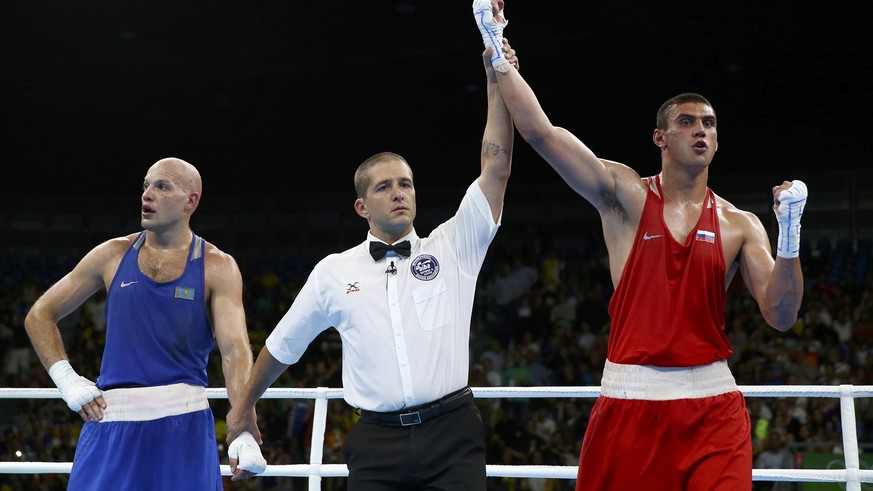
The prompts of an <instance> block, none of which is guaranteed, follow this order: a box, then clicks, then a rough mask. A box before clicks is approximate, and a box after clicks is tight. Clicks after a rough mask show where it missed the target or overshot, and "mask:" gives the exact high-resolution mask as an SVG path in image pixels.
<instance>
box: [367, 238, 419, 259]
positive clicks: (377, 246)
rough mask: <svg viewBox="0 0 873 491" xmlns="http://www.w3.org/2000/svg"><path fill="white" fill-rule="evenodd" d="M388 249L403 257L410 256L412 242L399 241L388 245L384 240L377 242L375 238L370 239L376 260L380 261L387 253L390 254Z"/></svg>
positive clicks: (371, 253) (372, 253)
mask: <svg viewBox="0 0 873 491" xmlns="http://www.w3.org/2000/svg"><path fill="white" fill-rule="evenodd" d="M388 251H394V252H396V253H397V254H400V255H401V256H403V257H409V255H410V254H412V244H410V243H409V241H408V240H404V241H401V242H398V243H396V244H394V245H388V244H386V243H384V242H377V241H375V240H371V241H370V255H371V256H373V259H374V260H376V261H378V260H380V259H382V258H383V257H385V254H388Z"/></svg>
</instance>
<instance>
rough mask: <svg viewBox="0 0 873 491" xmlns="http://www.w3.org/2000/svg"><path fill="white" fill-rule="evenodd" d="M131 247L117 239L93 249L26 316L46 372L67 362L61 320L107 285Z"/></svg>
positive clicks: (26, 324)
mask: <svg viewBox="0 0 873 491" xmlns="http://www.w3.org/2000/svg"><path fill="white" fill-rule="evenodd" d="M129 245H130V240H129V239H127V238H118V239H112V240H109V241H106V242H104V243H102V244H100V245H98V246H97V247H95V248H94V249H92V250H91V251H90V252H89V253H88V254H86V255H85V257H83V258H82V260H81V261H79V264H77V265H76V267H75V268H73V270H72V271H70V272H69V273H67V275H66V276H64V277H63V278H61V280H60V281H58V282H57V283H55V284H54V285H52V287H51V288H49V289H48V291H46V292H45V293H44V294H43V295H42V296H41V297H40V298H39V299H38V300H37V301H36V303H34V304H33V307H31V309H30V311H29V312H28V313H27V317H26V318H25V319H24V327H25V329H26V330H27V335H28V336H29V337H30V342H31V343H32V344H33V348H34V350H35V351H36V353H37V355H39V359H40V361H41V362H42V364H43V366H44V367H45V368H46V370H48V369H49V368H51V366H52V365H54V364H55V363H56V362H58V361H60V360H66V359H67V353H66V351H65V350H64V345H63V341H62V340H61V334H60V330H59V329H58V321H60V320H61V319H63V318H64V317H66V316H67V315H69V314H70V313H71V312H73V311H74V310H76V309H77V308H78V307H79V306H80V305H82V304H83V303H84V302H85V301H86V300H87V299H88V298H89V297H90V296H91V295H93V294H94V293H95V292H97V290H99V289H100V288H103V287H105V286H106V285H107V284H108V282H109V281H110V280H111V278H112V275H113V274H114V272H115V269H116V268H117V266H118V262H119V261H120V260H121V257H122V255H123V254H124V251H125V250H126V248H127V247H128V246H129Z"/></svg>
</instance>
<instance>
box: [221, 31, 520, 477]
mask: <svg viewBox="0 0 873 491" xmlns="http://www.w3.org/2000/svg"><path fill="white" fill-rule="evenodd" d="M503 50H504V52H505V53H506V55H507V58H508V59H509V61H510V62H511V63H513V64H515V63H516V61H517V60H516V59H515V57H514V55H513V54H512V53H513V52H512V51H511V49H510V48H509V45H508V44H506V43H504V46H503ZM490 52H491V50H490V49H488V50H486V52H485V53H484V54H483V55H484V56H485V60H486V63H485V65H486V70H485V71H486V75H487V80H488V84H487V87H488V89H487V90H488V117H487V122H486V125H485V131H484V135H483V140H482V152H481V174H480V175H479V178H478V179H477V180H476V181H475V182H473V183H472V184H471V185H470V186H469V187H468V188H467V191H466V194H465V196H464V198H463V199H462V200H461V205H460V207H459V208H458V210H457V212H456V213H455V216H453V217H452V218H450V219H449V220H448V221H446V222H445V223H443V224H442V225H440V226H438V227H437V228H436V229H435V230H434V231H433V232H432V233H431V235H430V236H429V237H419V236H418V234H417V233H416V231H415V228H414V227H413V220H414V218H415V214H416V204H415V186H414V185H413V177H412V169H411V168H410V166H409V164H408V163H407V162H406V160H405V159H404V158H403V157H401V156H399V155H397V154H394V153H390V152H384V153H379V154H377V155H374V156H372V157H370V158H369V159H367V160H366V161H364V162H363V163H362V164H361V165H360V166H359V167H358V169H357V171H356V172H355V190H356V192H357V196H358V198H357V200H356V201H355V210H356V211H357V213H358V215H360V216H361V217H363V218H364V219H366V220H367V223H368V224H369V227H370V230H369V233H368V234H367V239H366V240H365V241H364V242H362V243H361V244H359V245H357V246H355V247H353V248H351V249H349V250H347V251H345V252H342V253H339V254H331V255H329V256H327V257H326V258H324V259H323V260H321V261H320V262H319V263H318V264H317V265H316V266H315V269H314V270H313V271H312V273H311V274H310V276H309V279H308V280H307V281H306V284H305V285H304V286H303V288H302V289H301V291H300V293H299V294H298V295H297V297H296V299H295V300H294V302H293V304H292V305H291V308H290V309H289V310H288V312H287V313H286V314H285V316H284V317H283V318H282V320H281V321H280V322H279V324H278V325H277V326H276V328H275V329H274V330H273V332H272V333H271V334H270V336H269V338H268V339H267V342H266V345H265V346H264V348H263V349H262V351H261V353H260V355H259V356H258V359H257V362H256V363H255V367H254V371H253V374H252V377H251V379H249V381H248V383H247V385H246V388H245V389H244V391H243V393H242V395H241V397H240V398H239V400H240V401H242V403H241V404H239V405H237V406H235V407H233V408H232V410H231V412H230V413H229V414H228V417H227V423H228V441H231V440H233V439H234V438H235V437H236V436H237V435H238V434H240V433H241V432H245V431H248V432H250V433H251V434H252V435H254V437H255V439H257V440H258V441H260V432H259V431H258V428H257V422H256V416H255V403H256V402H257V400H258V399H259V398H260V397H261V395H263V393H264V391H266V390H267V388H269V387H270V385H272V383H273V382H274V381H275V380H276V379H277V378H278V377H279V375H281V374H282V372H283V371H284V370H285V369H286V368H287V367H288V366H289V365H291V364H293V363H296V362H297V361H298V360H299V359H300V357H301V356H302V355H303V353H304V351H305V350H306V348H307V346H308V345H309V343H310V342H311V341H312V340H313V339H315V337H316V336H317V335H318V334H319V333H321V332H322V331H324V330H325V329H327V328H329V327H331V326H333V327H335V328H336V330H337V331H338V332H339V334H340V337H341V338H342V344H343V350H342V352H343V374H342V376H343V389H344V391H343V393H344V397H345V400H346V402H347V403H348V404H350V405H351V406H353V407H355V408H358V409H359V410H360V415H361V418H360V420H359V422H358V423H357V424H356V425H355V426H354V427H353V428H352V429H351V431H350V432H349V434H348V435H347V438H346V440H345V443H344V447H343V453H344V456H345V459H346V463H347V464H348V467H349V479H348V483H347V484H348V489H350V490H352V491H368V490H417V489H428V490H446V491H449V490H453V491H454V490H459V489H463V490H472V491H475V490H483V491H484V489H485V436H484V428H483V425H482V420H481V417H480V415H479V412H478V409H477V408H476V406H475V405H474V404H473V393H472V392H471V390H470V388H469V387H468V386H467V377H468V367H469V340H470V317H471V311H472V307H473V295H474V291H475V287H476V279H477V276H478V274H479V269H480V268H481V266H482V262H483V261H484V259H485V254H486V252H487V250H488V245H489V244H490V243H491V240H492V239H493V238H494V235H495V234H496V232H497V228H498V226H499V225H500V217H501V211H502V208H503V198H504V194H505V191H506V183H507V180H508V179H509V173H510V164H511V154H512V139H513V126H512V121H511V119H510V118H509V114H508V113H507V110H506V107H505V106H504V104H503V99H502V98H501V96H500V93H499V91H498V87H497V83H496V77H495V74H494V70H493V68H491V64H490V62H488V61H487V60H488V55H489V54H490ZM234 475H235V478H245V477H248V476H249V475H251V473H243V471H242V470H241V469H235V470H234Z"/></svg>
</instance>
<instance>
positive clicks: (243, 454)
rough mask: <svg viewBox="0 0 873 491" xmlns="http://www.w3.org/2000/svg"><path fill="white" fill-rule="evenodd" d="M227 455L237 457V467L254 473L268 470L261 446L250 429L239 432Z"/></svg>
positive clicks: (228, 448)
mask: <svg viewBox="0 0 873 491" xmlns="http://www.w3.org/2000/svg"><path fill="white" fill-rule="evenodd" d="M227 456H228V457H230V458H232V459H237V464H236V465H237V467H239V468H240V469H242V470H244V471H248V472H251V473H252V474H260V473H262V472H264V471H265V470H267V461H266V460H265V459H264V456H263V455H262V454H261V447H260V445H258V442H256V441H255V437H253V436H252V434H251V433H249V432H248V431H244V432H242V433H240V434H239V436H238V437H236V438H234V439H233V441H232V442H230V446H229V447H227Z"/></svg>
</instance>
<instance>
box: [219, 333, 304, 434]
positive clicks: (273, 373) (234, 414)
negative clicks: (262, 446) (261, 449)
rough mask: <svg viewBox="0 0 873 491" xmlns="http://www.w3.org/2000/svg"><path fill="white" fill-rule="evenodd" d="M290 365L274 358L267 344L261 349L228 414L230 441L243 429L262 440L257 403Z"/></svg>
mask: <svg viewBox="0 0 873 491" xmlns="http://www.w3.org/2000/svg"><path fill="white" fill-rule="evenodd" d="M288 366H289V365H287V364H285V363H282V362H280V361H279V360H277V359H276V358H274V357H273V355H272V354H270V350H269V349H267V347H266V346H264V347H263V348H262V349H261V352H260V354H258V359H257V361H256V362H255V366H254V369H253V370H252V376H251V377H250V378H249V379H248V381H247V382H246V384H245V386H244V387H243V389H242V391H240V394H239V398H238V404H237V405H235V406H232V407H231V410H230V412H229V413H228V415H227V441H228V442H232V441H233V440H234V439H235V438H236V437H237V436H238V435H239V434H240V433H242V432H243V431H248V432H249V433H251V434H252V435H253V436H254V437H255V440H257V441H258V442H259V443H260V442H261V433H260V431H259V430H258V422H257V417H256V416H255V403H257V402H258V399H260V398H261V396H262V395H264V392H266V391H267V389H269V388H270V386H271V385H273V382H275V381H276V379H278V378H279V375H282V372H284V371H285V370H286V369H287V368H288Z"/></svg>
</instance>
